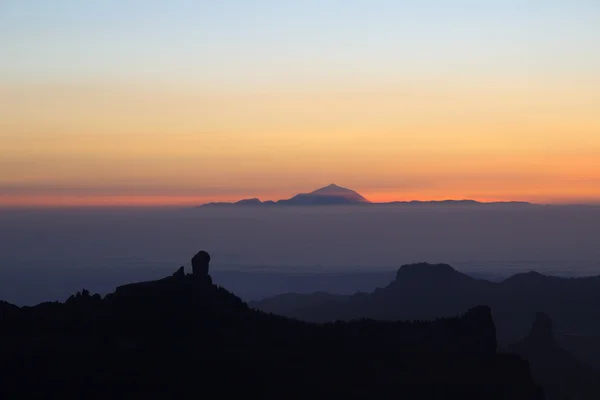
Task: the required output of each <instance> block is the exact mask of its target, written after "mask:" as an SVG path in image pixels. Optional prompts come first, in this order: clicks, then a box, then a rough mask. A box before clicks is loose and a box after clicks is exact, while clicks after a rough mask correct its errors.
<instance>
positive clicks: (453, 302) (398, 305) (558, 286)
mask: <svg viewBox="0 0 600 400" xmlns="http://www.w3.org/2000/svg"><path fill="white" fill-rule="evenodd" d="M481 304H483V305H487V306H489V307H490V308H491V310H492V315H493V318H494V322H495V325H496V333H497V337H498V340H499V342H500V343H501V345H502V346H503V347H505V346H507V345H509V344H510V343H514V342H515V341H518V340H519V339H520V338H521V337H523V335H524V334H525V332H527V330H528V328H529V326H530V324H531V318H532V316H533V315H536V313H537V312H538V311H540V310H543V313H545V314H538V319H537V320H536V322H535V323H534V329H533V330H532V332H531V334H530V335H529V339H526V340H525V342H523V343H524V344H523V345H520V346H517V347H510V349H511V351H513V350H514V352H517V353H518V354H520V355H521V356H522V357H523V358H524V359H526V360H528V361H529V360H530V359H531V360H532V364H531V366H532V371H533V372H534V375H536V374H537V375H536V376H540V379H541V381H540V383H542V386H544V384H546V386H545V388H546V389H547V390H546V392H548V391H553V390H555V387H554V386H552V385H549V384H551V383H553V382H554V384H555V385H558V386H559V387H560V390H558V389H556V390H558V392H559V393H563V394H565V393H566V395H568V396H573V395H574V394H576V393H581V391H583V392H585V391H588V390H587V389H585V388H590V389H589V392H591V393H598V392H596V391H595V389H593V388H594V387H595V386H594V382H595V381H596V380H599V379H600V373H598V371H597V370H594V369H593V368H592V367H590V366H589V365H587V364H586V363H591V364H595V365H597V364H598V362H599V360H598V359H595V358H593V355H594V354H598V352H597V351H596V350H595V349H596V348H597V347H598V345H599V344H600V320H599V319H598V318H597V315H598V310H599V309H600V277H589V278H559V277H554V276H546V275H542V274H539V273H537V272H529V273H522V274H517V275H514V276H512V277H510V278H508V279H506V280H504V281H502V282H490V281H486V280H483V279H475V278H472V277H470V276H468V275H466V274H463V273H461V272H459V271H456V270H455V269H454V268H452V267H451V266H450V265H447V264H428V263H419V264H410V265H404V266H402V267H401V268H400V269H399V270H398V272H397V274H396V278H395V279H394V280H393V281H392V282H391V283H390V284H389V285H387V286H386V287H384V288H379V289H376V290H375V291H374V292H372V293H356V294H354V295H351V296H336V295H333V294H326V293H318V294H315V295H310V294H308V295H298V294H297V295H292V294H285V295H280V296H275V297H272V298H267V299H264V300H261V301H257V302H251V303H250V306H251V307H253V308H256V309H260V310H264V311H269V312H277V313H278V314H280V315H285V316H289V317H293V318H298V319H301V320H306V321H314V322H321V323H323V322H329V321H335V320H354V319H360V318H373V319H377V320H432V319H435V318H437V317H444V316H450V315H456V313H457V312H458V310H463V309H469V308H471V307H474V306H476V305H481ZM546 314H547V315H551V316H552V318H553V319H554V320H555V321H557V324H556V325H557V326H558V327H559V328H560V330H561V331H562V332H569V333H570V334H585V335H587V336H588V337H590V340H588V341H586V342H582V341H580V340H579V341H578V340H574V341H572V342H567V341H565V342H564V343H565V345H567V344H570V346H569V348H568V351H570V352H573V353H574V354H575V356H577V357H578V358H581V359H582V360H583V361H577V362H575V361H573V360H575V356H573V355H571V354H570V353H569V352H568V351H567V350H563V349H562V348H560V347H559V345H558V344H557V342H556V341H555V340H554V334H553V333H552V330H551V328H550V329H549V328H548V326H549V325H550V327H551V326H552V323H550V324H548V323H547V320H544V319H543V317H540V315H546ZM548 319H549V318H548ZM532 343H535V346H534V345H532ZM577 343H585V345H580V346H577ZM536 349H537V350H536ZM517 350H518V351H517ZM544 357H549V360H550V361H552V363H550V362H548V363H546V362H545V361H544V360H545V358H544ZM538 360H541V361H539V362H538ZM554 360H559V361H556V363H558V364H559V363H560V362H561V361H560V360H564V363H565V365H575V366H579V367H578V368H576V369H575V370H582V371H584V372H585V373H583V372H582V374H581V376H583V377H586V378H585V379H584V380H573V382H578V385H579V386H583V388H584V389H582V390H576V389H574V388H575V387H577V385H576V384H573V383H571V378H569V376H570V375H565V380H562V381H561V380H560V376H558V375H557V374H554V375H552V374H549V373H548V372H547V371H546V369H547V368H546V366H547V365H553V363H554V362H555V361H554ZM548 376H550V378H547V377H548ZM573 379H574V378H573ZM568 396H567V397H564V398H583V397H568ZM559 398H562V397H559ZM585 398H594V397H585ZM598 398H600V397H598Z"/></svg>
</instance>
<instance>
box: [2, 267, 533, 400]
mask: <svg viewBox="0 0 600 400" xmlns="http://www.w3.org/2000/svg"><path fill="white" fill-rule="evenodd" d="M1 310H2V313H1V314H0V336H1V337H0V340H1V345H0V346H1V348H0V350H1V351H0V354H1V355H0V358H1V359H0V362H1V365H2V367H1V368H2V371H0V372H1V374H0V388H1V389H0V390H1V391H2V394H5V395H8V396H9V397H7V398H10V396H13V397H14V396H19V395H37V396H41V395H43V396H46V397H48V396H53V397H55V396H71V397H72V396H76V397H85V398H88V397H92V398H98V397H108V396H110V397H115V396H119V397H129V398H139V397H140V396H148V395H150V396H153V397H157V396H158V397H163V398H164V397H192V396H195V397H198V396H205V397H210V398H231V397H232V396H233V397H244V398H267V399H268V398H311V397H322V396H325V395H327V396H329V397H333V396H335V397H339V396H342V397H354V398H356V397H357V396H358V397H361V398H368V397H376V398H402V397H403V396H409V397H410V396H413V397H415V396H417V397H419V398H424V399H427V398H460V399H470V398H472V399H481V398H486V399H535V398H538V397H537V396H538V395H539V393H538V389H537V387H536V386H535V385H534V383H533V382H532V380H531V377H530V376H529V370H528V368H527V366H526V364H525V363H523V361H521V360H520V359H519V358H518V357H514V356H498V355H496V337H495V328H494V324H493V321H492V318H491V313H490V309H489V308H487V307H475V308H473V309H471V310H469V311H467V312H466V313H465V314H464V315H461V316H458V317H453V318H446V319H439V320H436V321H433V322H377V321H373V320H361V321H353V322H336V323H329V324H324V325H317V324H310V323H304V322H300V321H297V320H292V319H287V318H283V317H278V316H274V315H269V314H265V313H262V312H259V311H254V310H251V309H249V308H248V306H247V305H246V304H245V303H243V302H242V301H241V300H240V299H239V298H237V297H236V296H235V295H233V294H231V293H229V292H228V291H227V290H225V289H223V288H221V287H218V286H215V285H213V284H212V283H211V281H210V277H209V276H198V275H184V274H182V273H180V271H179V272H178V273H176V274H174V276H172V277H168V278H165V279H162V280H159V281H153V282H143V283H140V284H134V285H126V286H122V287H120V288H118V289H117V290H116V291H115V292H114V293H113V294H110V295H108V296H106V297H105V298H104V299H101V298H100V297H99V296H97V295H94V296H92V295H91V294H90V293H88V292H86V291H83V292H81V293H79V294H77V295H75V296H72V297H71V298H70V299H69V300H68V301H67V302H65V303H44V304H40V305H38V306H36V307H23V308H18V307H14V306H9V305H7V304H3V305H1ZM5 310H7V311H5ZM31 382H35V384H31Z"/></svg>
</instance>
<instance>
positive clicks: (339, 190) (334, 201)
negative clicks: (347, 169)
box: [201, 183, 371, 207]
mask: <svg viewBox="0 0 600 400" xmlns="http://www.w3.org/2000/svg"><path fill="white" fill-rule="evenodd" d="M370 203H371V202H370V201H369V200H367V199H366V198H364V197H363V196H362V195H360V194H359V193H357V192H355V191H354V190H351V189H347V188H344V187H341V186H338V185H336V184H334V183H332V184H331V185H328V186H325V187H322V188H320V189H317V190H315V191H312V192H310V193H299V194H297V195H295V196H294V197H292V198H290V199H283V200H279V201H265V202H262V201H260V200H259V199H256V198H253V199H244V200H240V201H238V202H235V203H208V204H205V205H203V206H201V207H206V206H272V205H282V206H324V205H354V204H370Z"/></svg>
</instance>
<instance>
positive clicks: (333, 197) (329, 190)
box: [198, 183, 533, 208]
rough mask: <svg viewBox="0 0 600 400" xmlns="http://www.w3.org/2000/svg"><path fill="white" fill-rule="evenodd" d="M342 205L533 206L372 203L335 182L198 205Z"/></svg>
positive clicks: (462, 202)
mask: <svg viewBox="0 0 600 400" xmlns="http://www.w3.org/2000/svg"><path fill="white" fill-rule="evenodd" d="M341 205H362V206H367V205H370V206H375V205H379V206H384V205H385V206H400V205H404V206H426V205H464V206H467V205H470V206H479V205H505V206H530V205H533V204H532V203H529V202H525V201H499V202H498V201H497V202H480V201H476V200H468V199H464V200H450V199H448V200H430V201H421V200H410V201H389V202H372V201H370V200H368V199H367V198H366V197H364V196H363V195H361V194H360V193H358V192H357V191H355V190H352V189H348V188H345V187H342V186H338V185H337V184H335V183H332V184H329V185H327V186H324V187H321V188H319V189H316V190H313V191H312V192H308V193H298V194H296V195H294V196H292V197H291V198H288V199H281V200H276V201H274V200H268V201H261V200H260V199H258V198H248V199H242V200H239V201H236V202H212V203H206V204H202V205H200V206H198V208H202V207H261V206H262V207H265V206H267V207H268V206H341Z"/></svg>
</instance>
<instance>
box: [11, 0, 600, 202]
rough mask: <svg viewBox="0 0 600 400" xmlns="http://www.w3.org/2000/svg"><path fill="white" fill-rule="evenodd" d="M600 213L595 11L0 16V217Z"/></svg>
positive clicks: (166, 5)
mask: <svg viewBox="0 0 600 400" xmlns="http://www.w3.org/2000/svg"><path fill="white" fill-rule="evenodd" d="M332 182H335V183H337V184H339V185H342V186H346V187H350V188H352V189H355V190H357V191H359V192H360V193H361V194H363V195H364V196H365V197H367V198H369V199H370V200H372V201H386V200H413V199H418V200H427V199H431V200H435V199H447V198H453V199H463V198H472V199H476V200H527V201H533V202H543V203H597V204H600V2H599V1H597V0H569V1H566V0H504V1H481V0H478V1H476V0H471V1H467V0H456V1H447V0H423V1H400V0H387V1H386V0H369V1H367V0H363V1H358V0H344V1H342V0H302V1H299V0H294V1H292V0H289V1H288V0H254V1H250V0H214V1H184V0H170V1H154V0H118V1H116V0H110V1H109V0H106V1H81V0H36V1H33V0H32V1H24V0H0V205H4V206H15V205H161V204H182V205H186V204H198V203H203V202H207V201H216V200H223V201H226V200H238V199H241V198H246V197H259V198H261V199H262V200H268V199H279V198H283V197H289V196H291V195H293V194H295V193H297V192H305V191H310V190H313V189H316V188H318V187H320V186H325V185H327V184H330V183H332Z"/></svg>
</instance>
